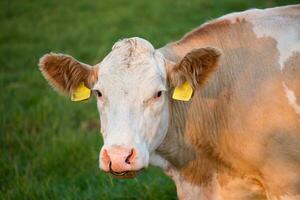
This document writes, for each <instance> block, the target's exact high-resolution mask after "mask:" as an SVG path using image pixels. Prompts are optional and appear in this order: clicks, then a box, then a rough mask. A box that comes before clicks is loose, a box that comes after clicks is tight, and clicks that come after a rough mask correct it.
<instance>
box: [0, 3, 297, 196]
mask: <svg viewBox="0 0 300 200" xmlns="http://www.w3.org/2000/svg"><path fill="white" fill-rule="evenodd" d="M297 2H298V0H289V1H288V0H267V1H261V0H252V1H243V0H228V1H217V0H211V1H208V0H192V1H187V0H185V1H179V0H157V1H154V0H153V1H148V0H130V1H124V0H114V1H111V0H101V1H96V0H95V1H93V0H84V1H74V0H63V1H62V0H53V1H48V0H22V1H21V0H15V1H11V0H2V1H0V8H1V12H0V25H1V26H0V27H1V31H0V86H1V90H0V91H1V92H0V101H1V102H0V114H1V117H0V127H1V131H0V134H1V135H0V156H1V157H0V199H38V200H40V199H72V200H73V199H120V198H122V199H123V198H124V199H176V189H175V186H174V184H173V183H172V181H171V180H170V179H169V178H167V177H166V176H165V175H164V174H163V173H162V171H161V170H159V169H158V168H149V169H148V170H146V171H145V172H144V173H143V174H141V175H140V176H139V177H137V178H135V179H133V180H116V179H112V178H111V177H110V176H108V175H107V174H104V173H102V172H100V170H99V169H98V153H99V150H100V147H101V145H102V139H101V136H100V133H99V131H98V122H99V119H98V113H97V110H96V105H95V100H92V101H90V102H87V103H82V104H79V103H71V102H70V100H69V99H67V98H66V97H62V96H59V95H57V94H56V93H55V92H54V91H53V90H52V89H51V88H50V87H49V86H48V85H47V83H46V81H45V80H44V79H43V78H42V76H41V74H40V72H39V70H38V67H37V63H38V59H39V58H40V57H41V56H42V55H43V54H45V53H47V52H49V51H54V52H63V53H67V54H71V55H73V56H74V57H76V58H78V59H79V60H81V61H83V62H87V63H90V64H95V63H97V62H99V61H100V60H101V58H103V57H104V56H105V55H106V54H107V53H108V52H109V51H110V49H111V47H112V45H113V43H114V42H116V41H117V40H119V39H120V38H125V37H131V36H139V37H143V38H146V39H148V40H149V41H151V42H152V43H153V44H154V45H155V46H156V47H160V46H162V45H164V44H166V43H167V42H169V41H173V40H176V39H178V38H180V37H181V36H182V35H183V34H184V33H186V32H187V31H189V30H191V29H192V28H194V27H196V26H198V25H200V24H201V23H203V22H204V21H206V20H210V19H212V18H215V17H218V16H221V15H223V14H226V13H229V12H232V11H239V10H244V9H247V8H252V7H259V8H263V7H272V6H276V5H284V4H289V3H297Z"/></svg>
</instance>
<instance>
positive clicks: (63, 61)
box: [39, 53, 98, 95]
mask: <svg viewBox="0 0 300 200" xmlns="http://www.w3.org/2000/svg"><path fill="white" fill-rule="evenodd" d="M39 66H40V70H41V72H42V74H43V75H44V77H45V78H46V79H47V80H48V82H49V84H50V85H51V86H53V88H54V89H56V90H57V91H59V92H62V93H64V94H67V95H70V94H71V93H72V91H73V90H74V88H76V87H77V86H78V85H79V84H80V83H81V82H84V84H85V85H86V86H87V87H91V86H92V85H93V83H94V82H95V81H96V80H97V72H98V70H97V67H94V68H92V67H90V66H88V65H86V64H83V63H80V62H79V61H77V60H75V59H74V58H73V57H71V56H68V55H64V54H55V53H50V54H46V55H44V56H43V57H42V58H41V59H40V62H39Z"/></svg>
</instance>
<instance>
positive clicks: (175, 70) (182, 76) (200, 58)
mask: <svg viewBox="0 0 300 200" xmlns="http://www.w3.org/2000/svg"><path fill="white" fill-rule="evenodd" d="M220 56H221V51H220V50H218V49H216V48H214V47H206V48H199V49H194V50H192V51H191V52H189V53H187V54H186V55H185V56H184V57H183V58H182V60H181V61H179V62H178V63H169V64H167V65H169V66H167V73H168V79H169V82H170V85H171V87H177V86H180V85H182V84H183V83H184V82H185V81H188V82H189V83H190V85H191V86H192V87H193V88H194V89H197V88H199V87H201V86H202V85H203V84H204V83H205V82H206V81H207V80H208V78H209V76H210V75H211V74H212V73H213V72H214V71H215V70H216V68H217V67H218V63H219V59H220Z"/></svg>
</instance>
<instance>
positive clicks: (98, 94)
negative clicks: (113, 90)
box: [94, 90, 102, 98]
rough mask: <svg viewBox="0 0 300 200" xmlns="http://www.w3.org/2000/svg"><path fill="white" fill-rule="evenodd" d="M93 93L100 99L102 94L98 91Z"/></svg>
mask: <svg viewBox="0 0 300 200" xmlns="http://www.w3.org/2000/svg"><path fill="white" fill-rule="evenodd" d="M94 93H95V94H96V95H97V97H98V98H100V97H102V93H101V92H100V91H99V90H94Z"/></svg>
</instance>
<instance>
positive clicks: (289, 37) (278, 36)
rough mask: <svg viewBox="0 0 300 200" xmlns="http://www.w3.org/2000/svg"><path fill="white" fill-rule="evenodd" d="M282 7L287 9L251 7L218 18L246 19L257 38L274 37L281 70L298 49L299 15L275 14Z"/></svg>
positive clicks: (234, 20) (233, 20) (299, 45)
mask: <svg viewBox="0 0 300 200" xmlns="http://www.w3.org/2000/svg"><path fill="white" fill-rule="evenodd" d="M289 7H293V6H289ZM282 9H288V7H286V8H285V7H280V8H271V9H263V10H260V9H251V10H247V11H244V12H235V13H231V14H228V15H225V16H223V17H221V18H220V19H229V20H231V22H232V23H235V22H236V19H237V18H239V19H246V20H247V21H249V22H251V23H252V24H253V25H254V28H253V31H254V32H255V34H256V35H257V36H258V37H259V38H261V37H271V38H273V39H275V40H276V42H277V49H278V51H279V60H278V62H279V65H280V69H281V70H282V69H283V68H284V64H285V62H286V61H287V60H288V58H289V57H291V56H292V54H293V53H294V52H299V51H300V39H299V31H300V15H298V16H297V17H291V16H289V17H287V16H286V15H280V14H278V15H276V12H281V10H282Z"/></svg>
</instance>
